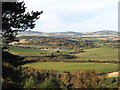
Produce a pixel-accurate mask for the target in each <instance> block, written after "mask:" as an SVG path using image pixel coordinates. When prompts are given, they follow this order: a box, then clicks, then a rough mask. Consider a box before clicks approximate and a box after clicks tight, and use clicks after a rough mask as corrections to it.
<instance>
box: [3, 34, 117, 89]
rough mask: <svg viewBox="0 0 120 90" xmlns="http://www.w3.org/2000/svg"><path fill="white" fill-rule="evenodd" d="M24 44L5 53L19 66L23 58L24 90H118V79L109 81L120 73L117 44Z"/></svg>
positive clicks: (60, 40) (67, 40) (30, 40)
mask: <svg viewBox="0 0 120 90" xmlns="http://www.w3.org/2000/svg"><path fill="white" fill-rule="evenodd" d="M22 40H24V42H16V43H12V44H11V45H10V46H9V48H8V49H7V50H5V51H7V52H8V54H7V55H9V54H10V57H8V58H9V59H11V58H12V57H13V56H14V57H16V58H15V59H14V58H12V59H11V60H13V61H14V60H15V61H16V60H18V63H19V59H21V58H22V62H20V63H22V65H21V68H20V70H21V72H22V75H23V76H24V77H23V78H24V82H25V84H24V87H30V86H31V85H28V83H29V82H33V83H34V87H37V88H39V87H40V88H43V87H49V86H45V85H49V83H54V85H56V83H57V82H59V83H57V85H59V86H57V87H69V88H70V87H72V88H78V87H79V88H81V87H117V83H118V80H117V79H116V76H114V75H113V76H112V77H108V74H109V73H113V72H117V73H118V71H119V70H118V49H119V47H118V46H119V44H118V42H117V41H112V40H98V39H93V38H89V39H86V38H85V39H84V38H82V39H81V38H79V37H77V38H72V37H34V36H32V37H30V36H29V37H21V41H22ZM17 57H18V58H17ZM15 61H14V62H15ZM14 62H12V61H11V62H10V64H7V63H5V65H6V66H8V65H11V63H14ZM14 65H15V66H16V65H17V64H16V63H15V64H14ZM53 81H54V82H53ZM84 82H85V83H84ZM96 82H97V84H96ZM46 83H47V84H46ZM89 84H90V85H89ZM50 86H51V84H50ZM51 87H53V86H51Z"/></svg>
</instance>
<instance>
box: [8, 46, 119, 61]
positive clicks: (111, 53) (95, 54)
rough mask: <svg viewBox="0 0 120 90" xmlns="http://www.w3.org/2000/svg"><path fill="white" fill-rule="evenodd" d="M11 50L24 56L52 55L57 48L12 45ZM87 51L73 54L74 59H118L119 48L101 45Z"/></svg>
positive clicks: (66, 52)
mask: <svg viewBox="0 0 120 90" xmlns="http://www.w3.org/2000/svg"><path fill="white" fill-rule="evenodd" d="M10 51H11V52H12V53H14V54H17V55H24V56H40V55H47V54H48V55H50V54H51V53H55V52H56V50H38V49H26V48H19V47H13V46H12V47H10ZM71 51H72V50H60V52H61V53H63V54H68V53H69V52H71ZM84 51H85V52H82V53H78V54H72V55H74V56H77V58H75V59H74V61H79V60H104V61H111V60H112V61H117V60H118V49H113V48H109V47H101V48H92V49H85V50H84Z"/></svg>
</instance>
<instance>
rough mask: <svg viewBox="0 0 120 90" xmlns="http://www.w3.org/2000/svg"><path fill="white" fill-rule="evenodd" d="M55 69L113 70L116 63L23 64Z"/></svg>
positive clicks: (36, 67)
mask: <svg viewBox="0 0 120 90" xmlns="http://www.w3.org/2000/svg"><path fill="white" fill-rule="evenodd" d="M26 66H28V67H33V68H35V69H43V70H55V71H61V72H63V71H77V70H95V71H97V72H113V71H116V70H117V69H118V65H117V64H101V63H65V62H37V63H30V64H26V65H24V67H26Z"/></svg>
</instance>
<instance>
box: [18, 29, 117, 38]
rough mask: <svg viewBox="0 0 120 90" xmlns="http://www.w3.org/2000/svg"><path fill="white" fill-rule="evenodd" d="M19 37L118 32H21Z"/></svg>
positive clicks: (110, 33)
mask: <svg viewBox="0 0 120 90" xmlns="http://www.w3.org/2000/svg"><path fill="white" fill-rule="evenodd" d="M18 35H20V36H54V37H57V36H59V37H66V36H81V35H118V32H117V31H110V30H101V31H96V32H90V33H89V32H88V33H81V32H73V31H67V32H38V31H25V32H20V33H19V34H18Z"/></svg>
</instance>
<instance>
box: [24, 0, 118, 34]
mask: <svg viewBox="0 0 120 90" xmlns="http://www.w3.org/2000/svg"><path fill="white" fill-rule="evenodd" d="M118 1H119V0H24V2H25V6H26V7H27V11H31V10H34V11H41V10H43V14H42V15H41V16H40V19H39V20H38V21H37V22H36V27H35V28H34V29H33V30H34V31H41V32H64V31H75V32H94V31H99V30H115V31H117V30H118Z"/></svg>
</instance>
